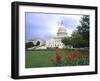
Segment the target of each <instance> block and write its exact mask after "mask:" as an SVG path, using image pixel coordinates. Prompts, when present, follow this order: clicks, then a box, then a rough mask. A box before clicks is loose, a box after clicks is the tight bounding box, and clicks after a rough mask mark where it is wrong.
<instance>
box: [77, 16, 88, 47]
mask: <svg viewBox="0 0 100 81" xmlns="http://www.w3.org/2000/svg"><path fill="white" fill-rule="evenodd" d="M89 25H90V23H89V16H88V15H84V16H83V17H82V18H81V21H80V25H79V26H78V27H77V33H78V34H79V35H81V36H82V39H83V40H85V41H86V43H85V46H86V47H89Z"/></svg>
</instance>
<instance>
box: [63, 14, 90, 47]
mask: <svg viewBox="0 0 100 81" xmlns="http://www.w3.org/2000/svg"><path fill="white" fill-rule="evenodd" d="M62 42H63V43H64V44H65V45H66V46H67V45H72V46H73V47H79V48H80V47H89V16H88V15H84V16H82V17H81V21H80V25H79V26H77V28H76V30H75V31H73V33H72V35H71V37H66V38H64V39H62Z"/></svg>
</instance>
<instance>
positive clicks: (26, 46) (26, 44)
mask: <svg viewBox="0 0 100 81" xmlns="http://www.w3.org/2000/svg"><path fill="white" fill-rule="evenodd" d="M31 47H34V44H33V42H27V43H25V48H26V49H27V48H31Z"/></svg>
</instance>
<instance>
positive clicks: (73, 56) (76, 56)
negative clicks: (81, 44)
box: [68, 54, 80, 61]
mask: <svg viewBox="0 0 100 81" xmlns="http://www.w3.org/2000/svg"><path fill="white" fill-rule="evenodd" d="M68 58H69V59H70V60H71V61H77V60H79V59H80V57H79V56H78V55H77V54H69V55H68Z"/></svg>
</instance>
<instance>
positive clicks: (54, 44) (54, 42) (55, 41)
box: [29, 21, 67, 49]
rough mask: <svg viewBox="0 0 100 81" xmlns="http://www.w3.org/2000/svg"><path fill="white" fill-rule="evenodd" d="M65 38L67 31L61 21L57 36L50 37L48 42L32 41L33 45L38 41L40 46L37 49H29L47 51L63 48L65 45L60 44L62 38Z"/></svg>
mask: <svg viewBox="0 0 100 81" xmlns="http://www.w3.org/2000/svg"><path fill="white" fill-rule="evenodd" d="M64 37H67V30H66V28H65V26H64V25H63V21H61V23H60V25H59V29H58V31H57V36H55V37H52V38H50V39H48V40H46V41H45V42H44V41H42V40H36V41H33V43H34V42H35V43H36V42H37V41H40V45H39V46H37V47H32V48H29V49H34V48H35V49H47V48H65V45H64V44H63V43H62V41H61V40H62V38H64Z"/></svg>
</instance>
